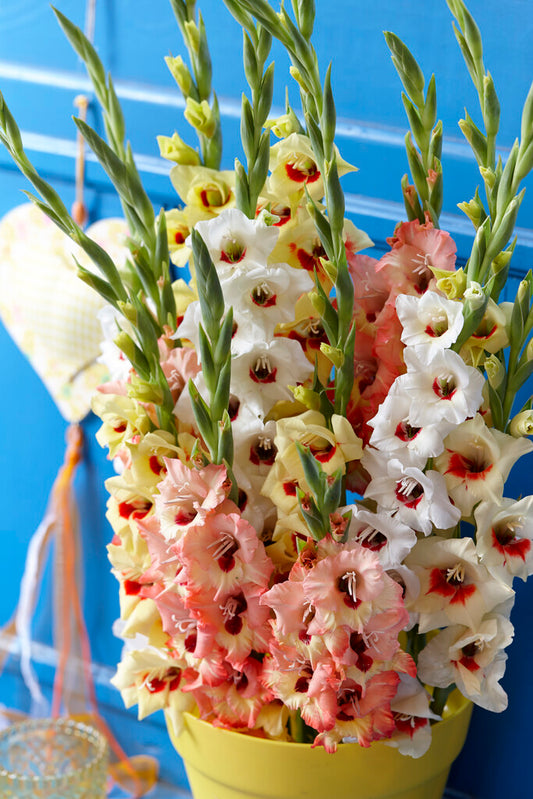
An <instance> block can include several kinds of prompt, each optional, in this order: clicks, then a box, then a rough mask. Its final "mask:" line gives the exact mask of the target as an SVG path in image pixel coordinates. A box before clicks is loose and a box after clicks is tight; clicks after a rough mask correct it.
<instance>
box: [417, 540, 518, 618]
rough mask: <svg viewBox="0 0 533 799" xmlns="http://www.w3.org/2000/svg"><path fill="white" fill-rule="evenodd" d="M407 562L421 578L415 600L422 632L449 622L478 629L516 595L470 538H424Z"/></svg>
mask: <svg viewBox="0 0 533 799" xmlns="http://www.w3.org/2000/svg"><path fill="white" fill-rule="evenodd" d="M405 563H406V565H407V566H409V568H410V569H413V571H414V572H415V574H416V575H417V577H418V579H419V580H420V595H419V596H418V598H417V600H416V603H415V606H416V610H417V611H418V612H419V613H420V617H419V630H420V632H428V631H429V630H434V629H436V628H437V627H447V626H448V625H450V624H463V625H465V626H467V627H471V628H473V629H476V628H477V627H478V626H479V624H480V622H481V619H482V618H483V617H484V616H485V615H486V614H487V613H490V612H492V611H494V610H495V609H496V608H497V607H498V606H499V605H502V604H503V603H505V602H507V601H508V600H510V599H512V598H513V597H514V591H513V590H512V589H511V588H510V587H509V586H508V585H506V584H505V583H504V582H502V581H501V580H499V579H497V578H496V577H494V576H493V575H491V574H490V572H489V571H488V569H487V568H486V567H485V566H483V565H482V564H481V563H480V560H479V557H478V554H477V551H476V547H475V544H474V542H473V541H472V539H471V538H441V537H440V536H431V537H430V538H425V539H421V540H419V541H418V542H417V543H416V545H415V546H414V548H413V549H412V550H411V552H410V554H409V555H408V556H407V558H406V559H405Z"/></svg>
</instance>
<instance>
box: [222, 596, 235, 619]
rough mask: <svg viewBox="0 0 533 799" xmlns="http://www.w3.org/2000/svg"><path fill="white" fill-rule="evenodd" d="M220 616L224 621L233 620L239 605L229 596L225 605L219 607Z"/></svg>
mask: <svg viewBox="0 0 533 799" xmlns="http://www.w3.org/2000/svg"><path fill="white" fill-rule="evenodd" d="M219 608H220V610H221V611H222V615H223V616H224V618H225V619H226V620H228V619H233V617H234V616H235V615H236V613H237V610H238V608H239V603H238V602H237V600H236V599H235V597H233V596H230V597H229V599H228V600H227V602H226V604H225V605H219Z"/></svg>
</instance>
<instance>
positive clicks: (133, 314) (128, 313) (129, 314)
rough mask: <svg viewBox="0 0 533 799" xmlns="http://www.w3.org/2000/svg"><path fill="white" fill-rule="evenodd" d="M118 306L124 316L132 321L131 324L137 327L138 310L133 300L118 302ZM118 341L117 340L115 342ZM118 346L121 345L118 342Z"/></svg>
mask: <svg viewBox="0 0 533 799" xmlns="http://www.w3.org/2000/svg"><path fill="white" fill-rule="evenodd" d="M118 307H119V310H120V313H121V314H122V316H123V317H124V318H125V319H127V320H128V322H131V324H132V325H133V326H134V327H136V326H137V311H136V310H135V307H134V306H133V305H132V304H131V302H120V301H119V302H118ZM116 343H117V342H116V341H115V344H116ZM117 346H120V345H119V344H117Z"/></svg>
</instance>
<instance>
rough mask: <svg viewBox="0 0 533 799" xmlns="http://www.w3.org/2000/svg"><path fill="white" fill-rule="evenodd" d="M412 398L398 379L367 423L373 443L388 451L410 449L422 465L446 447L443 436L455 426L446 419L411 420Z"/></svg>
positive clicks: (419, 464) (421, 466)
mask: <svg viewBox="0 0 533 799" xmlns="http://www.w3.org/2000/svg"><path fill="white" fill-rule="evenodd" d="M411 407H412V398H411V396H410V395H409V394H407V393H406V392H405V391H402V383H401V381H400V380H398V379H397V380H395V382H394V383H393V384H392V386H391V388H390V390H389V393H388V395H387V396H386V397H385V399H384V401H383V402H382V403H381V405H380V406H379V408H378V412H377V413H376V415H375V416H374V417H373V418H372V419H370V421H369V422H368V424H369V426H370V427H372V428H373V432H372V435H371V437H370V443H371V444H372V445H373V446H374V447H376V448H377V449H380V450H383V451H385V452H396V451H401V450H403V449H408V450H410V452H412V453H413V454H415V455H417V456H418V458H419V462H418V464H417V465H418V466H420V468H423V466H424V465H425V463H426V461H427V459H428V458H433V457H435V456H436V455H439V454H440V453H441V452H442V450H443V449H444V443H443V440H444V436H446V435H447V434H448V432H449V431H450V430H451V429H452V427H453V425H452V424H451V423H449V422H446V421H444V420H440V421H439V422H436V423H435V424H431V423H428V424H425V425H415V424H413V423H412V422H411V417H410V413H411Z"/></svg>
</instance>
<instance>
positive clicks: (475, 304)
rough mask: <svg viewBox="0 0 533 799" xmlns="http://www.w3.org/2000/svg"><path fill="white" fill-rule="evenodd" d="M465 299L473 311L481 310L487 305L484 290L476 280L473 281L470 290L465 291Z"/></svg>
mask: <svg viewBox="0 0 533 799" xmlns="http://www.w3.org/2000/svg"><path fill="white" fill-rule="evenodd" d="M463 298H464V299H465V300H466V302H467V303H468V305H469V306H470V309H471V310H472V311H475V310H477V308H481V306H482V305H483V304H484V303H485V294H484V292H483V288H482V286H481V285H480V284H479V283H477V282H476V281H475V280H472V282H471V283H470V285H469V286H468V288H467V289H466V290H465V292H464V294H463Z"/></svg>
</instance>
